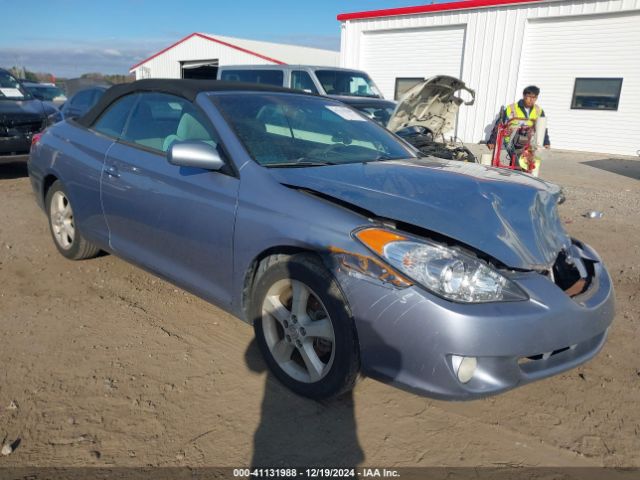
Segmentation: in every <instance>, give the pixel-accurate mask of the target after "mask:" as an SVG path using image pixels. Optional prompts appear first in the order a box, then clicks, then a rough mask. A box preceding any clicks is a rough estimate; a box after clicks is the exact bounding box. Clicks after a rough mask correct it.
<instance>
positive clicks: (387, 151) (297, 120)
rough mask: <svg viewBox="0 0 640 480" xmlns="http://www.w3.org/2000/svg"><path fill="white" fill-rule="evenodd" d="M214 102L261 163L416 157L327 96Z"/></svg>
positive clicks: (229, 97)
mask: <svg viewBox="0 0 640 480" xmlns="http://www.w3.org/2000/svg"><path fill="white" fill-rule="evenodd" d="M211 98H212V99H213V101H214V102H215V104H216V105H217V106H218V108H219V109H220V110H221V111H222V113H223V115H224V116H225V118H226V120H227V122H229V124H231V126H232V128H233V129H234V130H235V132H236V134H237V135H238V137H239V138H240V140H241V141H242V143H243V144H244V146H245V148H246V149H247V151H248V152H249V155H251V157H252V158H253V159H254V160H255V161H256V162H257V163H259V164H260V165H263V166H269V167H292V166H311V165H333V164H344V163H358V162H369V161H376V160H393V159H399V158H407V157H414V156H415V153H414V152H413V151H411V150H410V149H409V148H407V147H406V146H405V145H404V144H403V143H402V142H401V141H399V140H398V139H397V138H396V137H395V136H394V135H392V134H391V133H390V132H389V131H387V130H386V129H384V128H382V127H381V126H380V125H378V124H377V123H375V122H372V121H371V120H368V119H367V118H366V117H365V116H364V115H362V114H361V113H359V112H357V111H355V110H353V109H352V108H351V107H349V106H347V105H345V104H343V103H340V102H337V101H334V100H330V99H327V98H322V97H315V96H306V95H294V94H286V93H252V92H251V93H224V94H217V95H212V96H211Z"/></svg>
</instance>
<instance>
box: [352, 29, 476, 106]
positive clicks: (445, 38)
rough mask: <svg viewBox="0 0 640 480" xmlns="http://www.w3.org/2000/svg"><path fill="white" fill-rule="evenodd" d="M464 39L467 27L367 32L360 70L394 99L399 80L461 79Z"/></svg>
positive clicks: (385, 94)
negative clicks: (448, 77) (397, 80)
mask: <svg viewBox="0 0 640 480" xmlns="http://www.w3.org/2000/svg"><path fill="white" fill-rule="evenodd" d="M464 36H465V28H464V26H455V27H432V28H412V29H401V30H378V31H373V32H364V33H363V38H362V42H363V48H362V52H363V54H362V64H361V68H362V69H363V70H365V71H366V72H367V73H369V75H370V76H371V78H373V81H374V82H376V84H377V85H378V87H380V89H381V90H382V93H383V94H384V96H385V98H388V99H393V98H394V94H395V88H396V79H407V80H408V81H410V80H409V79H420V78H429V77H432V76H434V75H452V76H454V77H458V78H459V77H461V75H462V53H463V51H464ZM401 81H402V80H401Z"/></svg>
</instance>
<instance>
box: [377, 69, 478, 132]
mask: <svg viewBox="0 0 640 480" xmlns="http://www.w3.org/2000/svg"><path fill="white" fill-rule="evenodd" d="M461 90H464V91H466V92H468V94H469V95H470V96H471V99H470V100H468V101H466V102H465V101H464V100H463V99H462V98H460V97H459V96H456V95H455V94H456V93H457V92H460V91H461ZM475 96H476V93H475V91H474V90H471V89H470V88H467V86H466V85H465V83H464V82H463V81H462V80H458V79H457V78H455V77H449V76H446V75H438V76H437V77H431V78H429V79H427V80H425V81H424V82H421V83H419V84H418V85H416V86H415V87H413V88H411V89H410V90H409V91H408V92H407V93H406V94H405V95H404V97H402V99H401V100H400V103H398V106H397V107H396V110H395V112H393V115H392V116H391V118H390V119H389V123H388V124H387V128H388V129H389V130H391V131H392V132H397V131H398V130H400V129H402V128H405V127H410V126H414V125H420V126H422V127H425V128H427V129H428V130H429V131H430V132H431V133H432V134H433V136H434V137H440V136H444V135H446V134H448V133H450V132H451V131H452V130H453V128H454V126H455V122H456V115H457V113H458V108H459V107H460V105H461V104H463V103H464V104H465V105H473V102H474V101H475Z"/></svg>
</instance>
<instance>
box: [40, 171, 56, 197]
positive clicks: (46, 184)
mask: <svg viewBox="0 0 640 480" xmlns="http://www.w3.org/2000/svg"><path fill="white" fill-rule="evenodd" d="M57 180H58V177H57V175H54V174H53V173H48V174H47V175H45V177H44V179H43V180H42V192H40V194H41V198H42V204H43V205H45V200H46V198H47V193H49V189H50V188H51V186H52V185H53V184H54V183H55V182H56V181H57Z"/></svg>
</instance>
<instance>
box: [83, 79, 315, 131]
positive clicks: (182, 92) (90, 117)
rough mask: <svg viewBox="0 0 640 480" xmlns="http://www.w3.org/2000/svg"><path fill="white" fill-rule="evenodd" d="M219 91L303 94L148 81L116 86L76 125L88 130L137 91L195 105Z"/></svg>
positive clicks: (238, 85)
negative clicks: (206, 94)
mask: <svg viewBox="0 0 640 480" xmlns="http://www.w3.org/2000/svg"><path fill="white" fill-rule="evenodd" d="M220 91H258V92H290V93H302V94H304V93H303V92H300V91H295V90H290V89H288V88H282V87H273V86H271V85H261V84H257V83H242V82H222V81H219V80H195V79H164V78H149V79H145V80H136V81H135V82H130V83H122V84H120V85H114V86H113V87H111V88H110V89H109V90H107V91H106V92H105V94H104V95H103V96H102V98H101V99H100V100H99V101H98V103H96V104H95V105H94V107H93V108H92V109H91V110H89V111H88V112H87V113H86V114H84V115H83V116H82V117H80V118H78V119H77V120H76V123H79V124H80V125H83V126H85V127H88V126H90V125H92V124H93V122H94V121H95V120H96V119H97V118H98V117H99V116H100V115H101V114H102V112H104V111H105V110H106V109H107V108H108V107H109V105H111V104H112V103H113V102H114V101H116V100H117V99H118V98H120V97H124V96H125V95H129V94H130V93H138V92H162V93H170V94H173V95H177V96H179V97H183V98H186V99H187V100H189V101H191V102H193V101H194V99H195V98H196V97H197V96H198V94H199V93H200V92H220Z"/></svg>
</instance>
